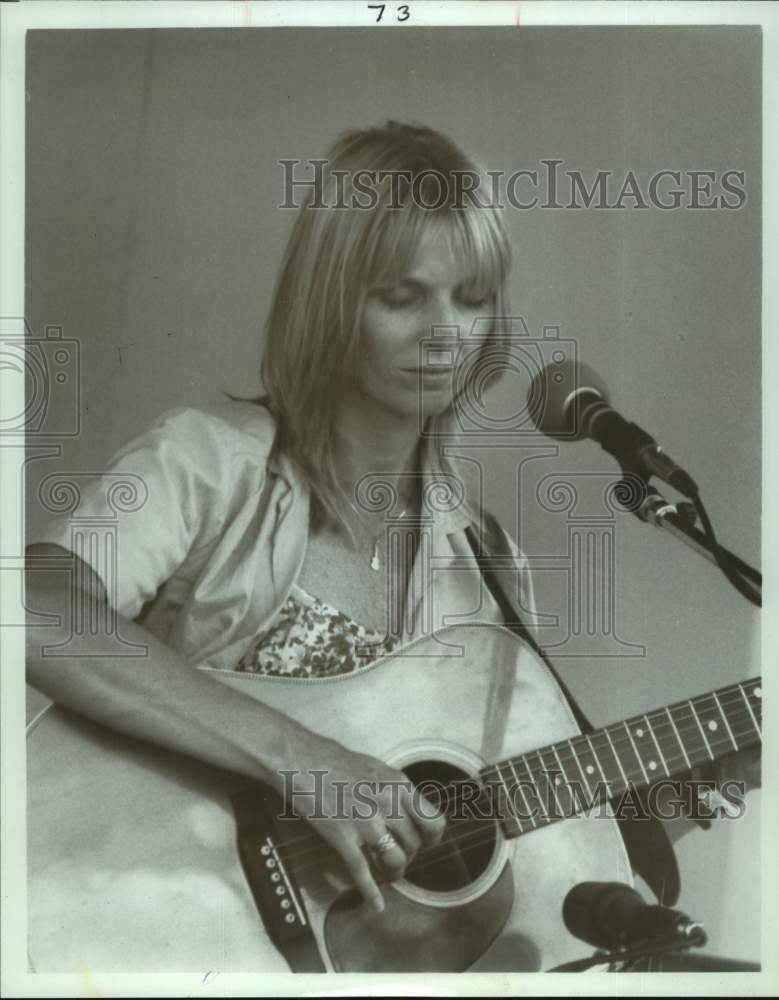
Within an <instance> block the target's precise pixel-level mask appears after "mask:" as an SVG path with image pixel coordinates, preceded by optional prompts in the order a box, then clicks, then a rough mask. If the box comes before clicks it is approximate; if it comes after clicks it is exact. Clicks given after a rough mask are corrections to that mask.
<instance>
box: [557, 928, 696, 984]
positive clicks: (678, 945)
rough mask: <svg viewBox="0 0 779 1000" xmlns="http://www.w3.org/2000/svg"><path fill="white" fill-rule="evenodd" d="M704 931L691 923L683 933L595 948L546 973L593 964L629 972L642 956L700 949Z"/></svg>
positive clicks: (613, 970) (567, 970)
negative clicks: (605, 949)
mask: <svg viewBox="0 0 779 1000" xmlns="http://www.w3.org/2000/svg"><path fill="white" fill-rule="evenodd" d="M706 941H707V937H706V932H705V931H704V929H703V926H702V925H701V924H692V925H691V926H690V928H689V931H688V933H687V935H686V936H684V937H680V936H679V935H677V934H671V935H667V936H665V937H661V938H658V939H657V940H648V941H640V942H639V943H637V944H635V945H633V946H632V947H624V948H616V949H614V950H613V951H604V950H600V949H599V950H598V951H596V952H595V953H594V954H593V955H589V956H588V957H587V958H579V959H576V960H575V961H573V962H565V963H564V964H563V965H556V966H555V967H554V968H553V969H549V972H586V971H587V970H588V969H591V968H592V967H593V966H595V965H604V964H607V963H608V966H609V968H608V971H609V972H630V966H631V965H633V964H634V963H635V962H638V961H640V960H641V959H645V958H658V957H660V956H661V955H668V954H671V953H673V952H679V951H686V950H687V949H688V948H701V947H702V946H703V945H705V944H706Z"/></svg>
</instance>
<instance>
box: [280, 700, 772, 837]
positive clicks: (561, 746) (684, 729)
mask: <svg viewBox="0 0 779 1000" xmlns="http://www.w3.org/2000/svg"><path fill="white" fill-rule="evenodd" d="M733 693H734V692H732V691H727V690H723V691H721V692H718V695H719V697H720V700H722V698H723V697H727V696H728V695H730V694H733ZM739 702H740V705H739V707H738V708H737V709H736V710H735V711H731V712H730V713H729V714H730V718H731V722H732V723H733V725H737V724H738V722H746V721H747V720H749V722H748V726H747V730H746V735H747V736H749V735H754V724H752V723H751V719H750V716H749V713H748V711H747V710H746V709H745V707H744V704H743V702H741V699H740V698H739ZM684 704H686V703H684ZM671 707H674V706H671ZM756 707H758V708H759V706H756ZM661 711H662V713H663V714H662V715H661V716H660V718H659V719H658V720H657V721H656V722H655V723H654V724H653V725H652V730H653V731H654V732H655V735H656V737H657V738H658V742H660V741H664V740H666V737H667V736H669V735H670V734H671V732H674V738H673V742H674V743H677V742H678V741H677V739H676V736H675V733H676V732H678V733H679V736H680V737H683V738H684V740H685V741H686V740H687V739H688V737H689V735H690V733H694V734H696V737H697V739H698V741H699V742H700V743H701V745H702V747H701V750H702V751H703V750H704V749H706V748H707V745H708V747H713V746H714V734H713V733H712V734H711V735H710V736H709V737H708V738H707V743H705V742H704V740H703V737H701V735H700V730H699V729H698V723H697V722H695V720H694V719H693V720H690V719H688V720H687V721H686V722H683V721H681V720H680V721H677V722H676V725H675V726H674V725H673V724H672V723H671V721H670V720H669V719H668V717H667V716H666V714H665V710H664V709H663V710H661V709H654V710H653V711H650V712H648V713H646V718H651V716H652V715H655V714H658V715H659V713H660V712H661ZM737 715H738V722H737V721H736V716H737ZM642 718H644V717H643V716H642V717H636V716H634V717H633V718H631V719H628V720H625V723H624V724H623V723H613V724H612V726H619V727H620V728H621V729H623V730H624V726H625V725H626V724H627V723H628V722H634V723H635V722H638V723H640V724H643V723H641V719H642ZM609 728H611V727H609V726H606V727H604V728H603V729H601V730H598V731H596V732H595V733H592V734H589V738H587V736H585V735H584V734H577V735H575V736H572V737H571V738H570V739H566V740H561V741H558V742H557V743H553V744H550V745H549V746H547V747H540V748H538V749H537V750H531V751H526V752H525V753H524V754H519V755H517V756H515V757H511V758H507V759H506V760H505V761H501V762H499V763H498V764H493V765H490V766H489V767H486V768H484V769H483V770H482V771H481V772H480V773H479V778H482V779H483V778H487V777H488V776H490V775H493V776H494V777H495V779H497V781H498V783H500V784H504V785H505V781H504V779H503V776H502V775H501V773H500V768H510V767H511V766H512V764H514V763H516V764H520V765H521V766H525V765H527V766H528V767H530V762H529V761H528V760H527V757H529V756H531V755H534V756H537V757H538V758H539V759H540V760H541V761H542V763H543V757H542V756H541V754H542V753H552V752H554V753H556V760H557V759H559V762H560V764H561V765H563V770H565V767H564V765H565V764H570V763H571V762H573V763H574V764H575V765H576V767H579V766H580V761H581V757H582V754H583V753H587V754H590V753H591V754H592V756H593V757H594V759H595V762H596V764H597V765H598V770H599V771H600V772H601V777H602V779H603V780H604V781H605V780H606V773H605V770H604V768H603V766H602V765H601V763H600V759H599V758H598V756H597V751H598V750H601V751H609V752H610V753H609V756H612V755H613V756H615V757H616V753H613V752H612V748H613V751H621V750H623V749H626V748H628V747H630V749H631V753H632V755H633V756H634V757H636V759H637V760H638V761H639V764H641V763H642V760H643V759H644V758H643V757H642V756H640V755H639V754H637V752H636V750H635V749H633V743H632V740H631V737H630V736H628V735H626V733H625V732H623V733H622V734H621V735H619V736H618V735H617V734H614V735H613V736H611V742H609V738H608V736H606V735H605V732H606V730H608V729H609ZM732 728H733V726H731V729H732ZM662 730H666V732H663V731H662ZM609 735H611V734H609ZM734 735H735V734H734ZM744 735H745V734H744V733H739V737H743V736H744ZM720 739H721V740H722V741H723V745H722V748H721V749H718V751H717V756H724V755H726V754H727V753H728V752H729V751H732V748H730V747H729V746H728V743H729V742H730V740H729V737H728V736H727V733H726V732H721V734H720ZM598 740H600V742H598ZM577 741H579V742H580V743H581V748H580V749H578V750H577V749H575V748H574V746H571V744H575V743H576V742H577ZM732 752H735V751H732ZM673 758H676V759H681V760H682V761H683V769H686V768H687V763H686V760H685V759H684V754H682V756H681V758H680V757H679V751H678V749H677V750H675V751H673V750H671V749H670V748H669V747H668V746H666V754H665V759H666V762H667V761H668V760H671V759H673ZM709 760H710V755H709V753H708V749H706V756H705V757H703V758H702V759H701V760H700V761H697V762H696V765H695V766H697V765H698V764H704V763H706V762H707V761H709ZM555 762H556V761H555ZM621 762H622V763H623V765H624V761H621ZM585 764H586V762H585ZM674 766H675V767H676V766H677V765H676V764H674ZM612 767H613V765H612ZM617 769H618V768H617ZM530 770H531V776H533V777H534V776H535V773H541V772H540V770H539V769H538V767H537V765H533V767H532V769H530ZM547 770H549V769H547ZM632 771H633V780H635V781H637V782H639V783H640V784H644V783H646V782H645V780H644V769H643V768H641V769H640V770H638V771H636V770H635V769H632ZM626 775H627V771H626ZM512 777H513V775H512ZM593 777H595V775H594V773H593ZM658 777H662V774H660V775H658ZM475 780H478V779H476V778H470V779H464V780H462V781H459V782H455V783H454V784H453V785H450V786H447V787H445V788H444V789H443V792H444V793H445V796H443V795H439V796H438V797H437V798H436V797H434V795H426V796H425V798H426V799H427V800H428V801H430V802H431V804H432V805H438V804H440V803H441V801H442V799H443V798H444V797H446V800H447V801H450V800H451V801H457V787H458V785H465V784H468V783H469V782H470V783H471V784H473V782H474V781H475ZM607 783H608V784H613V785H616V784H618V783H621V773H620V776H619V777H618V778H617V779H616V780H615V781H612V782H607ZM291 844H292V841H290V842H289V845H291Z"/></svg>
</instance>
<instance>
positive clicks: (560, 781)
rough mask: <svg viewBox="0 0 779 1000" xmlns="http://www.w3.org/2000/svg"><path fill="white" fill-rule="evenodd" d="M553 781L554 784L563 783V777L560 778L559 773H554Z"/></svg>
mask: <svg viewBox="0 0 779 1000" xmlns="http://www.w3.org/2000/svg"><path fill="white" fill-rule="evenodd" d="M554 783H555V784H556V785H561V784H562V783H563V779H562V778H561V777H560V775H559V774H556V775H555V776H554Z"/></svg>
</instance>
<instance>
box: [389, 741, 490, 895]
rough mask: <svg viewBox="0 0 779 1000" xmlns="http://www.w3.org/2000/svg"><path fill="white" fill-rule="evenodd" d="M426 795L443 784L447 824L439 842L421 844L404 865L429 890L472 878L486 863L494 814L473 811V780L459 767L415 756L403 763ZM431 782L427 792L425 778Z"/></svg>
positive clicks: (431, 795) (462, 885) (411, 878)
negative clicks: (431, 844)
mask: <svg viewBox="0 0 779 1000" xmlns="http://www.w3.org/2000/svg"><path fill="white" fill-rule="evenodd" d="M403 770H404V772H405V773H406V774H407V775H408V776H409V778H411V780H412V781H413V782H414V784H415V785H417V786H418V787H419V786H422V788H423V790H424V792H425V793H426V795H427V797H428V798H430V799H431V800H435V799H436V794H435V791H434V789H436V788H438V789H446V790H447V791H446V804H447V814H448V817H449V818H448V821H447V829H446V832H445V833H444V836H443V838H442V840H441V842H440V843H439V844H438V845H437V846H436V847H433V848H423V849H422V850H421V851H420V852H419V853H418V854H417V856H416V857H415V858H414V859H413V861H412V862H411V864H410V865H409V866H408V868H407V869H406V875H405V877H406V880H407V881H409V882H411V883H412V884H413V885H416V886H419V887H420V888H421V889H428V890H430V891H432V892H452V891H454V890H456V889H463V888H465V886H468V885H470V884H471V883H472V882H474V881H475V880H476V879H477V878H478V877H479V876H480V875H481V874H482V873H483V872H484V871H485V870H486V869H487V866H488V865H489V863H490V860H491V858H492V855H493V853H494V851H495V842H496V837H497V828H496V824H495V820H494V819H489V818H487V817H485V816H481V817H480V816H479V810H478V805H477V798H478V788H479V786H478V784H477V783H476V782H475V781H474V780H473V779H472V778H470V777H469V776H468V775H467V774H466V773H465V772H464V771H461V770H460V769H459V768H457V767H454V766H453V765H452V764H445V763H442V762H441V761H431V760H425V761H418V762H416V763H414V764H409V765H408V766H407V767H404V768H403ZM428 782H431V783H433V784H432V785H431V790H430V792H428V788H427V783H428Z"/></svg>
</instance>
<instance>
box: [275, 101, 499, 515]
mask: <svg viewBox="0 0 779 1000" xmlns="http://www.w3.org/2000/svg"><path fill="white" fill-rule="evenodd" d="M365 171H375V172H377V174H376V175H375V176H376V177H377V178H380V179H379V180H378V182H377V187H376V193H377V195H378V197H377V198H376V199H375V201H376V204H373V205H370V206H369V207H362V205H363V204H364V203H365V197H364V196H360V194H359V191H358V190H357V189H356V188H355V187H354V180H355V175H357V174H359V173H360V172H363V173H364V172H365ZM382 171H384V172H386V173H385V174H384V175H382V174H381V173H379V172H382ZM403 172H405V174H404V173H403ZM393 173H394V177H393ZM466 173H469V174H471V175H475V176H476V177H477V178H480V179H481V181H485V180H486V175H485V173H484V171H483V169H481V168H480V167H479V166H478V165H477V164H476V163H475V162H474V161H472V160H471V159H469V158H468V157H466V156H465V154H464V153H463V152H462V151H461V150H460V149H459V148H458V147H457V146H455V145H454V144H453V143H452V142H451V141H450V140H449V139H447V138H446V137H445V136H443V135H442V134H441V133H439V132H436V131H434V130H432V129H430V128H425V127H422V126H414V125H405V124H399V123H397V122H392V121H390V122H388V123H387V124H386V125H384V126H383V127H381V128H372V129H366V130H360V131H352V132H348V133H346V134H344V135H342V136H341V137H340V138H339V139H338V140H337V141H336V143H335V144H334V145H333V147H332V148H331V149H330V151H329V153H328V154H327V160H326V163H325V165H324V169H323V170H322V173H321V182H320V183H319V184H318V185H317V187H316V188H312V189H310V190H309V191H308V193H307V196H306V199H305V201H304V203H303V205H302V206H301V208H300V209H299V211H298V215H297V218H296V220H295V224H294V227H293V230H292V233H291V235H290V238H289V242H288V245H287V248H286V252H285V254H284V258H283V260H282V263H281V267H280V271H279V275H278V279H277V283H276V287H275V291H274V295H273V300H272V305H271V309H270V313H269V316H268V321H267V327H266V343H265V352H264V356H263V361H262V370H261V374H262V382H263V387H264V390H265V394H266V395H265V396H263V397H262V398H261V399H260V400H258V402H262V403H263V404H264V405H266V406H267V407H268V409H269V410H270V411H271V413H272V414H273V416H274V418H275V421H276V425H277V436H276V441H275V445H274V447H275V448H276V449H278V450H280V451H283V452H284V453H285V454H286V455H287V456H288V457H289V458H290V459H292V461H293V462H294V463H295V465H296V466H297V467H298V469H299V470H300V471H301V472H302V473H303V475H304V476H305V478H306V480H307V481H308V484H309V487H310V490H311V497H312V525H313V527H314V529H316V528H318V527H320V526H321V525H323V524H324V523H327V522H335V523H336V524H338V523H340V524H342V525H344V526H345V521H344V519H343V517H342V515H341V513H340V511H341V509H342V508H343V504H344V500H345V495H344V493H343V490H342V488H341V487H340V485H339V482H338V477H337V474H336V467H335V463H334V454H333V441H334V434H333V425H334V419H335V415H336V406H337V402H338V400H339V398H340V397H341V395H342V393H343V390H344V389H345V388H346V387H347V386H348V384H349V382H350V380H351V379H353V377H354V372H355V370H356V365H357V363H358V357H359V352H360V347H361V329H362V317H363V310H364V306H365V300H366V297H367V295H368V293H369V291H370V289H371V288H373V287H376V286H386V285H390V284H393V283H395V282H397V281H399V280H401V279H402V278H403V277H404V275H405V274H406V273H407V272H408V270H409V267H410V265H411V263H412V261H413V259H414V256H415V253H416V251H417V248H418V247H419V245H420V242H421V240H422V238H423V236H425V235H427V234H428V233H429V231H430V227H431V226H434V227H435V228H436V229H442V230H443V234H444V235H445V237H446V238H447V239H448V241H449V244H450V246H451V247H452V250H453V251H454V253H455V254H456V255H457V256H458V257H460V258H461V259H464V260H466V261H467V263H468V266H469V271H470V274H471V281H472V283H473V286H474V288H479V289H482V290H484V291H487V292H489V293H490V294H491V295H492V296H493V308H492V310H491V314H492V315H491V318H490V320H489V322H490V325H491V329H490V334H492V333H494V332H495V330H496V329H497V328H498V326H499V323H500V320H499V319H495V317H498V318H500V317H508V316H509V315H510V308H509V303H508V301H507V294H506V279H507V276H508V272H509V269H510V266H511V251H510V244H509V241H508V238H507V235H506V232H505V229H504V226H503V222H502V218H501V216H500V214H499V212H498V210H497V209H496V208H494V207H492V206H484V205H482V204H481V203H480V204H473V203H472V201H470V200H469V199H465V198H463V197H462V196H459V195H458V190H459V189H458V187H457V184H458V182H457V180H456V177H457V175H460V176H462V175H463V174H466ZM409 174H410V175H411V177H412V178H413V179H414V180H417V179H418V180H420V181H421V183H420V184H417V185H415V184H414V183H413V182H412V183H411V184H409V183H405V186H404V187H403V188H402V189H401V185H399V184H398V177H399V176H400V177H404V176H405V177H406V178H407V177H408V175H409ZM422 174H424V175H425V176H423V177H422V176H420V175H422ZM436 175H437V176H436ZM372 176H373V175H372ZM442 179H443V182H444V183H443V184H442ZM459 183H460V187H462V182H459ZM393 184H394V187H393ZM485 186H486V184H485ZM362 190H363V194H364V180H363V189H362ZM442 192H443V194H445V198H443V197H442ZM353 196H354V197H353ZM353 202H355V203H353ZM431 205H434V206H435V207H434V208H431V207H427V206H431ZM489 339H490V338H489V337H488V338H487V340H489ZM481 388H483V385H482V387H481ZM465 391H467V386H466V387H465ZM452 413H453V407H452V406H450V407H449V409H448V410H447V411H446V412H444V413H442V414H440V415H438V416H435V417H432V418H431V422H430V423H429V424H428V426H427V427H426V428H425V431H426V433H428V434H430V435H432V436H433V439H434V441H438V440H439V439H443V437H444V435H445V433H446V432H447V431H449V432H451V429H452ZM439 432H443V433H439ZM438 451H439V458H440V461H441V465H442V467H444V468H446V467H447V463H446V461H445V459H444V457H443V454H442V453H441V449H440V447H439V449H438Z"/></svg>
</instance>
